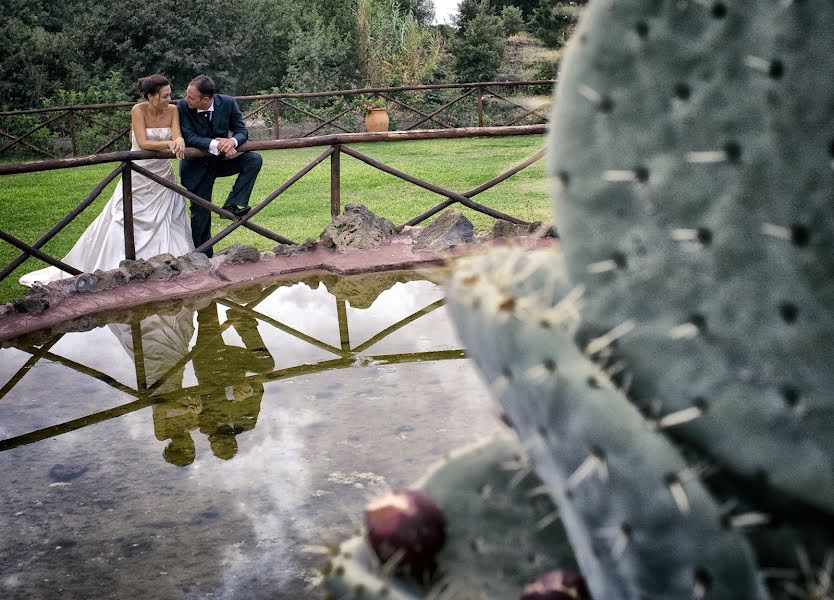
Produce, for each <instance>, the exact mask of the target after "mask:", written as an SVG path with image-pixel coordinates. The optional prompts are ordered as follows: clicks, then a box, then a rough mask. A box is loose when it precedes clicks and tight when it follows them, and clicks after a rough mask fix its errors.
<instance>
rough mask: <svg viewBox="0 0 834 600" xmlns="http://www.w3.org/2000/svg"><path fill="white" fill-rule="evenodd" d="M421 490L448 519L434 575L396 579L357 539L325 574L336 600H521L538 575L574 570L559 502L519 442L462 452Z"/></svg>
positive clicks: (502, 441) (482, 445) (342, 550)
mask: <svg viewBox="0 0 834 600" xmlns="http://www.w3.org/2000/svg"><path fill="white" fill-rule="evenodd" d="M415 487H417V488H419V489H421V490H423V491H424V492H425V493H426V494H427V495H428V496H429V497H431V498H432V499H433V500H434V501H435V502H436V503H437V504H438V506H439V507H440V508H441V509H442V510H443V512H444V514H445V515H446V521H447V526H448V539H447V542H446V546H445V547H444V548H443V550H442V551H441V552H440V555H439V556H438V565H439V569H438V573H437V574H436V576H435V577H434V578H433V579H432V580H427V581H424V582H418V581H414V580H413V579H408V578H402V577H395V574H394V572H393V569H391V568H390V566H386V565H380V564H379V561H378V560H376V557H375V556H374V555H373V553H372V552H371V551H370V548H369V546H368V544H367V543H366V541H365V540H364V539H363V538H362V537H356V538H353V539H351V540H348V541H346V542H345V543H343V544H342V545H341V546H340V548H339V551H338V553H337V554H336V556H334V557H333V558H331V560H330V561H329V562H328V563H327V565H326V567H325V569H324V571H325V577H326V579H325V581H326V585H327V587H328V588H329V589H330V591H331V593H332V594H333V595H335V597H337V598H340V597H343V595H345V594H349V593H353V594H356V595H357V596H358V597H362V598H377V597H379V598H382V597H384V598H401V599H403V600H405V599H408V600H414V599H416V598H424V597H426V596H427V595H431V594H436V595H435V596H433V597H441V598H444V597H448V598H516V597H518V598H520V597H521V592H522V589H523V587H524V585H525V583H528V582H530V581H532V580H533V579H535V577H536V576H537V575H539V574H541V573H543V572H546V571H548V570H551V569H554V568H557V567H559V568H563V569H571V570H575V569H576V562H575V560H574V558H573V552H572V551H571V549H570V545H569V544H568V543H567V538H566V537H565V531H564V528H563V527H562V524H561V522H560V521H559V519H558V518H557V513H556V511H555V507H554V505H553V502H552V500H551V499H550V496H549V495H548V494H547V491H546V490H545V489H543V488H542V482H541V481H540V480H539V479H538V477H537V476H536V475H535V473H532V472H531V469H530V467H529V464H528V463H527V462H526V458H525V456H524V452H523V450H522V449H521V448H520V447H519V446H518V443H517V442H515V441H514V440H512V439H504V438H498V439H494V440H489V441H486V442H482V443H479V444H476V445H475V446H473V447H471V448H467V449H464V450H461V451H459V452H457V453H456V454H455V455H454V456H452V457H450V458H449V459H447V460H446V461H444V462H443V463H441V464H439V465H438V466H437V467H436V468H435V469H433V470H432V471H430V472H429V473H428V474H427V475H426V476H425V477H424V478H423V479H422V480H421V481H420V482H418V483H417V484H416V485H415ZM357 590H359V591H360V592H361V593H359V594H357Z"/></svg>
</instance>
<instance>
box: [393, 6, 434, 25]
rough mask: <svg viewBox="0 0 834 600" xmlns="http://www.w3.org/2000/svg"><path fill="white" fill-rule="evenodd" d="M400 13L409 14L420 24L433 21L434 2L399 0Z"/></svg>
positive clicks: (428, 23) (429, 23)
mask: <svg viewBox="0 0 834 600" xmlns="http://www.w3.org/2000/svg"><path fill="white" fill-rule="evenodd" d="M400 14H402V15H403V16H406V15H411V16H412V17H414V18H415V19H416V20H417V22H418V23H419V24H420V25H422V26H424V27H425V26H427V25H431V24H432V21H434V2H433V1H432V0H400Z"/></svg>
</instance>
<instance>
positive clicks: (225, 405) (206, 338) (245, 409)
mask: <svg viewBox="0 0 834 600" xmlns="http://www.w3.org/2000/svg"><path fill="white" fill-rule="evenodd" d="M226 318H227V321H229V323H230V325H231V326H232V327H234V329H235V331H236V332H237V334H238V335H239V336H240V337H241V339H242V340H243V344H244V346H245V347H243V348H241V347H239V346H232V345H227V344H226V342H225V341H224V340H223V336H222V333H223V329H224V328H223V327H221V325H220V319H219V317H218V313H217V304H216V303H215V302H213V301H212V302H211V303H210V304H209V305H208V306H206V307H205V308H202V309H200V310H198V311H197V324H198V329H197V341H196V345H195V346H194V349H193V352H192V355H191V362H192V364H193V366H194V374H195V375H196V377H197V381H198V385H197V386H196V387H192V388H187V389H182V379H183V374H184V370H185V363H183V364H182V365H178V367H177V370H176V371H175V372H172V373H168V377H167V378H166V379H165V381H163V382H161V383H160V385H159V386H158V387H157V389H156V390H154V392H153V394H154V395H155V396H158V397H159V398H160V400H161V401H160V402H159V403H157V404H154V407H153V425H154V433H155V435H156V438H157V439H158V440H160V441H165V440H170V442H169V443H168V445H167V446H166V447H165V450H164V451H163V456H164V457H165V460H166V461H168V462H169V463H172V464H174V465H178V466H185V465H189V464H191V463H192V462H193V461H194V458H195V455H196V449H195V446H194V439H193V438H192V437H191V432H192V431H193V430H195V429H198V430H199V431H200V433H202V434H204V435H206V436H207V437H208V441H209V445H210V447H211V450H212V452H213V453H214V455H215V456H217V457H218V458H221V459H223V460H229V459H231V458H232V457H234V456H235V454H236V453H237V435H239V434H240V433H243V432H244V431H249V430H250V429H253V428H254V427H255V424H256V423H257V420H258V413H259V412H260V408H261V398H262V397H263V393H264V389H263V384H261V383H260V382H251V381H248V380H247V378H246V374H247V372H251V373H268V372H269V371H271V370H272V369H273V367H274V364H275V363H274V360H273V358H272V355H271V354H270V353H269V351H268V350H267V349H266V347H265V346H264V343H263V340H262V339H261V335H260V333H259V332H258V322H257V320H256V319H255V318H254V317H252V316H251V315H249V314H247V313H246V312H244V311H242V310H239V309H234V308H232V309H229V311H228V312H227V313H226ZM193 319H194V313H193V312H192V311H190V310H187V309H182V310H180V312H179V313H177V314H176V315H173V316H168V315H155V316H153V317H149V318H146V319H143V320H142V324H141V331H142V345H143V354H144V362H145V370H146V378H147V380H148V385H150V386H153V384H154V383H155V382H157V381H159V380H160V378H162V377H163V375H165V374H166V373H167V371H169V370H170V369H171V368H172V367H174V365H177V363H178V362H181V361H182V359H183V357H185V356H186V355H187V354H188V346H189V342H190V341H191V338H192V336H193V333H194V321H193ZM111 327H115V328H117V329H115V330H114V331H115V332H116V335H117V336H118V337H119V339H120V340H121V341H122V344H123V346H124V347H125V349H127V350H128V352H129V353H130V354H132V347H133V346H132V342H131V339H130V330H129V328H126V326H111Z"/></svg>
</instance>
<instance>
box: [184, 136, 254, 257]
mask: <svg viewBox="0 0 834 600" xmlns="http://www.w3.org/2000/svg"><path fill="white" fill-rule="evenodd" d="M262 164H263V159H262V158H261V155H260V154H256V153H254V152H242V153H241V154H239V155H238V156H236V157H235V158H232V159H228V160H227V159H223V158H219V157H214V156H210V157H200V158H187V159H185V160H182V161H181V162H180V179H181V181H182V184H183V185H184V186H185V189H187V190H188V191H189V192H193V193H195V194H197V195H198V196H200V197H201V198H204V199H206V200H209V201H211V200H212V198H211V195H212V191H213V190H214V181H215V179H217V178H218V177H231V176H232V175H237V176H238V177H237V179H236V180H235V183H234V185H233V186H232V191H231V192H229V196H228V198H226V202H224V203H223V208H229V207H230V206H248V205H249V196H250V195H251V194H252V188H253V187H255V178H256V177H257V176H258V172H259V171H260V170H261V165H262ZM191 235H192V237H193V238H194V247H195V248H199V247H200V245H202V244H203V243H204V242H206V241H208V240H209V239H210V238H211V211H210V210H209V209H207V208H203V207H202V206H199V205H198V204H196V203H195V202H191ZM205 253H206V255H207V256H209V257H211V256H212V255H213V254H214V250H213V249H212V248H207V249H206V250H205Z"/></svg>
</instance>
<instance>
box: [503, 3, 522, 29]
mask: <svg viewBox="0 0 834 600" xmlns="http://www.w3.org/2000/svg"><path fill="white" fill-rule="evenodd" d="M501 20H502V21H503V23H504V35H507V36H510V35H515V34H517V33H518V32H519V31H521V30H522V29H524V14H523V13H522V12H521V9H520V8H518V7H517V6H505V7H504V9H503V10H502V11H501Z"/></svg>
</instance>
